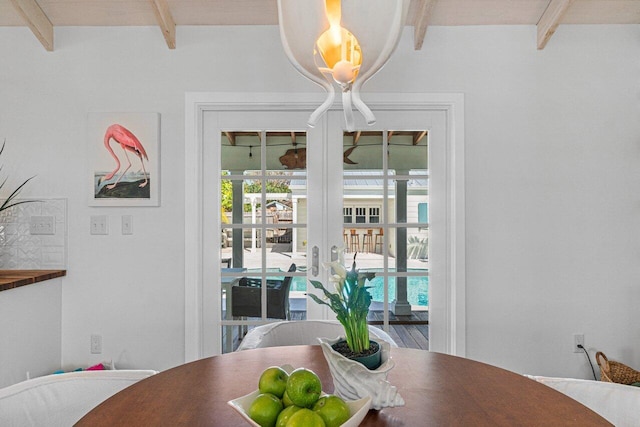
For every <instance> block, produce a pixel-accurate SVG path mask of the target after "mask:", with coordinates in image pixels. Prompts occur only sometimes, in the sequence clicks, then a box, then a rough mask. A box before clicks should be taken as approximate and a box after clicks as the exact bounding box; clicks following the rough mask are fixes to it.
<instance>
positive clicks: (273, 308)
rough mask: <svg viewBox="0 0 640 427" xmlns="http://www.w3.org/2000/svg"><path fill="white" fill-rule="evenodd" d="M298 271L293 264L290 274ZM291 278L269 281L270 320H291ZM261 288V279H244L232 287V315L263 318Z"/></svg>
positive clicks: (268, 306) (268, 305) (268, 304)
mask: <svg viewBox="0 0 640 427" xmlns="http://www.w3.org/2000/svg"><path fill="white" fill-rule="evenodd" d="M294 271H296V265H295V264H291V266H290V267H289V272H294ZM291 280H292V277H291V276H287V277H285V278H284V280H273V279H267V317H268V318H270V319H290V311H289V289H290V288H291ZM261 286H262V280H261V279H259V278H251V277H243V278H241V279H240V280H239V281H238V285H234V286H232V287H231V315H232V316H233V317H234V318H235V317H262V313H261V294H262V291H261Z"/></svg>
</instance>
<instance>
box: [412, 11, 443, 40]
mask: <svg viewBox="0 0 640 427" xmlns="http://www.w3.org/2000/svg"><path fill="white" fill-rule="evenodd" d="M414 1H416V2H418V7H417V10H418V14H417V16H416V21H415V24H414V25H413V49H414V50H420V49H422V43H424V38H425V36H426V34H427V27H428V26H429V21H431V15H432V13H433V9H434V7H435V5H436V3H437V2H438V0H414Z"/></svg>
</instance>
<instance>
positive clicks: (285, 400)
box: [282, 390, 293, 408]
mask: <svg viewBox="0 0 640 427" xmlns="http://www.w3.org/2000/svg"><path fill="white" fill-rule="evenodd" d="M282 404H283V405H284V407H285V408H286V407H289V406H292V405H293V402H292V401H291V399H289V395H288V394H287V390H285V391H284V394H283V395H282Z"/></svg>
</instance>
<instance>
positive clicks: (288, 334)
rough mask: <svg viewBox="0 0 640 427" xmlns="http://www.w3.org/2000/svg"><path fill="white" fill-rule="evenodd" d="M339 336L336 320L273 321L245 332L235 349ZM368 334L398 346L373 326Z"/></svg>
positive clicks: (308, 342) (313, 342)
mask: <svg viewBox="0 0 640 427" xmlns="http://www.w3.org/2000/svg"><path fill="white" fill-rule="evenodd" d="M339 336H344V328H343V327H342V325H341V324H340V322H338V321H337V320H300V321H293V322H274V323H269V324H267V325H261V326H257V327H255V328H253V329H251V330H250V331H249V332H247V335H245V337H244V338H243V339H242V343H240V346H239V347H238V350H236V351H239V350H249V349H252V348H262V347H279V346H284V345H319V344H320V343H319V342H318V337H323V338H330V339H333V338H337V337H339ZM369 336H370V337H371V338H374V339H378V340H384V341H386V342H388V343H389V344H391V347H398V345H397V344H396V342H395V341H394V340H393V339H392V338H391V337H390V336H389V334H387V333H386V332H385V331H383V330H382V329H380V328H377V327H375V326H371V325H369Z"/></svg>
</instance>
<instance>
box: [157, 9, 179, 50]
mask: <svg viewBox="0 0 640 427" xmlns="http://www.w3.org/2000/svg"><path fill="white" fill-rule="evenodd" d="M151 4H152V5H153V12H154V13H155V15H156V19H157V20H158V25H159V26H160V29H161V30H162V35H163V36H164V39H165V41H166V42H167V46H168V47H169V49H175V48H176V23H175V21H174V20H173V16H172V15H171V11H170V10H169V4H168V3H167V0H151Z"/></svg>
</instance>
